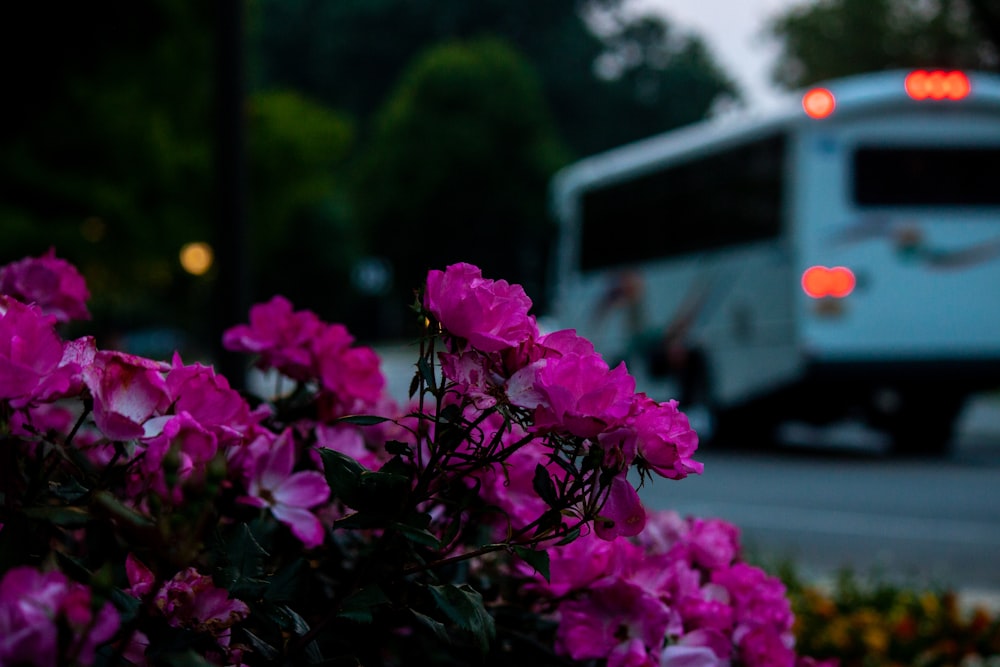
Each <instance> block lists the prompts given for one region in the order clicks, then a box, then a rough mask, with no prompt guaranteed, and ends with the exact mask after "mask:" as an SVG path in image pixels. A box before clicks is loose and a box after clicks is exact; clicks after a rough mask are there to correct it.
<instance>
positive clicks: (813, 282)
mask: <svg viewBox="0 0 1000 667" xmlns="http://www.w3.org/2000/svg"><path fill="white" fill-rule="evenodd" d="M856 282H857V281H856V280H855V278H854V272H853V271H851V270H850V269H848V268H847V267H846V266H835V267H833V268H832V269H831V268H828V267H825V266H810V267H809V268H808V269H806V270H805V272H803V274H802V290H803V291H804V292H805V293H806V294H808V295H809V296H811V297H812V298H814V299H822V298H823V297H827V296H832V297H834V298H836V299H842V298H844V297H845V296H847V295H848V294H850V293H851V292H853V291H854V285H855V284H856Z"/></svg>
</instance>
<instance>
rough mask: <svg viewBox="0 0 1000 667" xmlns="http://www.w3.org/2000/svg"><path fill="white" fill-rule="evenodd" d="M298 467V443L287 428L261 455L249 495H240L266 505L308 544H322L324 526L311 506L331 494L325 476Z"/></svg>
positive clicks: (249, 500)
mask: <svg viewBox="0 0 1000 667" xmlns="http://www.w3.org/2000/svg"><path fill="white" fill-rule="evenodd" d="M294 467H295V442H294V441H293V439H292V434H291V431H288V430H286V431H284V432H283V433H282V434H281V436H280V437H279V438H278V439H277V440H276V441H275V442H274V445H273V447H272V448H271V449H270V450H269V451H267V452H264V453H263V454H261V455H260V456H259V457H258V458H257V461H256V464H255V466H254V471H253V476H252V477H251V479H250V483H249V485H248V489H247V491H248V494H249V495H247V496H243V497H242V498H240V500H241V501H242V502H245V503H247V504H249V505H253V506H254V507H266V508H268V509H269V510H271V514H273V515H274V518H275V519H277V520H278V521H280V522H282V523H283V524H285V525H286V526H288V527H289V529H291V531H292V534H293V535H295V537H297V538H299V539H300V540H302V543H303V544H304V545H306V547H309V548H312V547H316V546H319V545H320V544H322V543H323V536H324V532H323V526H322V524H321V523H320V521H319V519H317V518H316V515H315V514H313V513H312V512H310V511H309V509H310V508H312V507H315V506H316V505H320V504H322V503H325V502H326V501H327V499H328V498H329V497H330V487H329V486H328V485H327V483H326V478H325V477H323V475H322V474H321V473H319V472H316V471H314V470H301V471H299V472H294V473H293V472H292V470H293V468H294Z"/></svg>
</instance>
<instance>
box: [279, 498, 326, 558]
mask: <svg viewBox="0 0 1000 667" xmlns="http://www.w3.org/2000/svg"><path fill="white" fill-rule="evenodd" d="M271 512H272V513H273V514H274V518H275V519H277V520H278V521H280V522H281V523H283V524H285V525H286V526H288V527H289V528H290V529H291V531H292V534H293V535H295V537H297V538H299V539H300V540H302V544H304V545H305V546H306V547H307V548H309V549H311V548H313V547H318V546H319V545H321V544H323V538H324V537H325V531H324V530H323V524H321V523H320V522H319V519H317V518H316V515H314V514H313V513H312V512H310V511H309V510H304V509H301V508H299V507H287V506H285V505H277V506H275V507H272V508H271Z"/></svg>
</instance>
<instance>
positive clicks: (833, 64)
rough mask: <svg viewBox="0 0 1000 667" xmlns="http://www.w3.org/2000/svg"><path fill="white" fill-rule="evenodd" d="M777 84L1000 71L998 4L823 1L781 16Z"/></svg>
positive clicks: (988, 0) (992, 0)
mask: <svg viewBox="0 0 1000 667" xmlns="http://www.w3.org/2000/svg"><path fill="white" fill-rule="evenodd" d="M768 32H769V33H770V34H771V35H772V36H773V37H776V38H777V39H778V41H779V43H780V44H781V48H782V51H781V55H780V56H779V58H778V60H777V65H776V67H775V69H774V72H773V78H774V81H775V82H776V83H778V84H780V85H782V86H785V87H788V88H797V87H802V86H806V85H809V84H812V83H815V82H817V81H822V80H825V79H831V78H836V77H841V76H846V75H849V74H857V73H861V72H870V71H876V70H885V69H893V68H910V67H946V68H970V69H987V70H989V69H998V68H1000V42H998V38H1000V2H998V0H924V1H922V2H913V1H912V0H819V1H818V2H814V3H812V4H805V5H795V6H793V7H792V8H790V9H788V10H787V11H785V12H784V13H782V14H780V15H778V16H776V17H775V18H774V19H773V21H772V22H771V23H770V24H769V26H768Z"/></svg>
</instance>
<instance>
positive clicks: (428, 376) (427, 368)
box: [417, 357, 437, 393]
mask: <svg viewBox="0 0 1000 667" xmlns="http://www.w3.org/2000/svg"><path fill="white" fill-rule="evenodd" d="M417 371H418V372H419V373H420V376H421V377H422V378H423V379H424V383H425V384H426V385H427V386H428V387H430V390H431V391H432V392H435V393H437V381H436V379H435V377H434V368H433V367H432V366H431V364H430V362H429V361H428V360H427V359H426V358H424V357H421V358H420V359H418V360H417Z"/></svg>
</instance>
